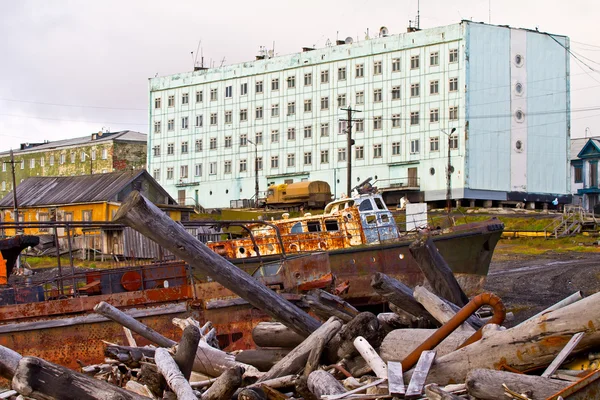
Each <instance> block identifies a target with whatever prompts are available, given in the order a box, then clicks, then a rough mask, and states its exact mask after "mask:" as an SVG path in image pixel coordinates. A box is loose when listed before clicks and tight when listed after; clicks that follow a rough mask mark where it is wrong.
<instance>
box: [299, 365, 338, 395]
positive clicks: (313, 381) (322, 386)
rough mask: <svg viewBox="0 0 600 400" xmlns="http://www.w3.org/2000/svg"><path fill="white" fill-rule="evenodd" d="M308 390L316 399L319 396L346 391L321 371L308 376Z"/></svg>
mask: <svg viewBox="0 0 600 400" xmlns="http://www.w3.org/2000/svg"><path fill="white" fill-rule="evenodd" d="M307 383H308V390H310V391H311V392H312V393H313V394H314V395H315V396H316V397H317V398H318V399H320V398H321V396H325V395H331V394H342V393H346V392H347V390H346V388H344V386H343V385H342V384H341V383H339V382H338V380H337V379H335V378H334V376H333V375H331V374H330V373H329V372H327V371H323V370H322V369H320V370H317V371H314V372H312V373H311V374H310V375H309V376H308V381H307Z"/></svg>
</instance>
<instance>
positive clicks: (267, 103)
mask: <svg viewBox="0 0 600 400" xmlns="http://www.w3.org/2000/svg"><path fill="white" fill-rule="evenodd" d="M568 47H569V40H568V38H567V37H565V36H559V35H551V34H547V33H543V32H537V31H532V30H524V29H514V28H510V27H506V26H495V25H487V24H482V23H473V22H470V21H462V22H461V23H458V24H454V25H449V26H443V27H438V28H432V29H425V30H420V31H411V32H407V33H402V34H388V33H387V32H386V30H383V29H382V32H381V34H380V35H379V37H377V38H373V39H369V40H364V41H352V40H351V39H350V38H349V39H347V40H346V41H341V42H338V44H335V45H331V46H327V47H325V48H322V49H309V48H305V49H303V51H302V52H299V53H295V54H289V55H283V56H275V57H272V56H270V55H269V53H268V52H264V53H263V54H261V55H260V56H259V57H257V59H256V60H254V61H248V62H245V63H241V64H235V65H229V66H223V67H219V68H207V69H203V68H198V69H197V70H195V71H192V72H185V73H180V74H175V75H170V76H165V77H157V78H152V79H150V81H149V91H150V98H149V101H150V104H149V108H150V121H149V123H150V134H149V138H148V160H149V163H148V164H149V167H148V169H149V172H150V173H151V174H152V175H153V176H154V177H155V179H156V180H158V181H159V182H160V183H161V184H162V185H163V186H164V187H165V188H166V189H167V191H168V192H169V193H170V194H172V195H173V196H174V197H175V198H177V199H178V201H179V202H180V203H189V204H193V203H199V204H201V205H202V206H204V207H208V208H212V207H228V206H229V205H230V202H231V201H232V200H237V199H245V198H246V199H250V198H252V197H253V196H254V191H255V172H256V171H255V168H254V166H255V157H256V158H257V161H258V162H257V165H258V181H259V186H260V191H261V192H262V191H264V190H266V188H267V186H268V185H269V184H270V183H284V182H296V181H301V180H323V181H327V182H328V183H329V184H330V186H331V188H332V191H333V192H334V194H335V196H336V197H339V196H341V195H342V194H343V193H345V192H346V191H347V190H346V187H347V181H346V176H347V159H348V154H350V155H351V157H352V159H351V161H352V177H351V186H355V185H356V184H357V183H358V182H360V181H362V180H364V179H366V178H368V177H373V178H374V180H375V181H376V183H375V184H376V186H378V187H379V189H380V190H383V191H384V198H385V199H386V201H388V202H389V203H392V202H396V201H397V200H398V199H399V198H400V197H401V196H403V195H405V194H408V196H409V198H411V199H413V200H424V201H428V202H440V203H442V202H443V201H445V200H446V199H447V197H448V196H450V197H451V198H452V199H453V200H455V201H458V200H465V201H466V202H467V203H469V202H470V203H472V204H474V203H475V201H478V202H479V201H482V200H483V201H484V203H485V204H487V205H489V204H492V203H493V202H506V201H527V202H530V203H531V204H534V203H535V202H540V203H546V202H549V201H551V200H553V199H554V198H556V197H558V198H559V199H560V201H561V202H566V201H568V193H569V169H568V159H569V131H570V122H569V118H570V115H569V112H570V98H569V74H570V72H569V55H568V54H569V53H568ZM348 107H352V109H355V110H357V111H360V112H356V113H354V114H353V116H352V118H353V120H354V122H353V124H352V136H353V139H354V140H355V143H354V145H353V146H352V148H351V151H350V152H348V148H347V136H346V132H347V129H348V124H347V122H346V121H343V119H346V118H347V112H346V111H344V110H343V109H346V108H348ZM448 166H450V168H448ZM448 169H449V170H450V171H451V174H450V179H448V174H447V170H448Z"/></svg>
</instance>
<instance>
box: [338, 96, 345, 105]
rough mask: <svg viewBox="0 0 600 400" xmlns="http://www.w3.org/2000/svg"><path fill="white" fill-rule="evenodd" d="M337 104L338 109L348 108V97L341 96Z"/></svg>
mask: <svg viewBox="0 0 600 400" xmlns="http://www.w3.org/2000/svg"><path fill="white" fill-rule="evenodd" d="M337 103H338V108H340V107H346V95H345V94H339V95H338V98H337Z"/></svg>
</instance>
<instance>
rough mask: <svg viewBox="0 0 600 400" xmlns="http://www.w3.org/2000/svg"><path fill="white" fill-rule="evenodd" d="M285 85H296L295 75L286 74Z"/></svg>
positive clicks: (290, 87) (289, 87)
mask: <svg viewBox="0 0 600 400" xmlns="http://www.w3.org/2000/svg"><path fill="white" fill-rule="evenodd" d="M287 87H288V89H294V88H295V87H296V77H295V76H288V78H287Z"/></svg>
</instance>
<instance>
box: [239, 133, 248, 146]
mask: <svg viewBox="0 0 600 400" xmlns="http://www.w3.org/2000/svg"><path fill="white" fill-rule="evenodd" d="M244 146H248V134H246V133H242V134H240V147H244Z"/></svg>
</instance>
